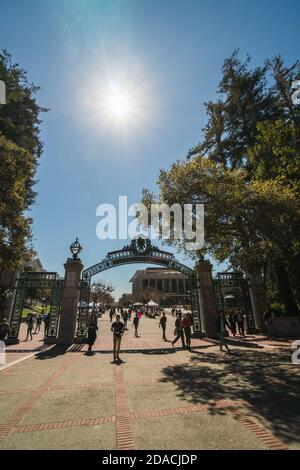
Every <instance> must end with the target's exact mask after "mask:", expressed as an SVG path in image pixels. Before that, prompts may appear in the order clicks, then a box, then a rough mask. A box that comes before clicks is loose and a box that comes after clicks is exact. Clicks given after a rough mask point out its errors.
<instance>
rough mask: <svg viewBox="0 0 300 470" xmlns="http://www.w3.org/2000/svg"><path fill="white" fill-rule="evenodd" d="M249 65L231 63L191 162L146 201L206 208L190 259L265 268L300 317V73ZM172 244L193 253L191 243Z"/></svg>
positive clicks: (165, 174)
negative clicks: (297, 85) (299, 100)
mask: <svg viewBox="0 0 300 470" xmlns="http://www.w3.org/2000/svg"><path fill="white" fill-rule="evenodd" d="M250 64H251V63H250V58H249V57H247V58H246V60H245V61H244V62H242V61H241V59H240V58H239V53H238V51H235V52H234V53H233V54H232V56H231V57H229V58H228V59H226V60H225V62H224V65H223V69H222V78H221V81H220V84H219V87H218V91H217V100H216V101H215V102H209V103H206V104H205V106H206V110H207V117H208V119H207V124H206V126H205V127H204V129H203V130H202V133H203V135H202V139H201V141H200V142H199V144H198V145H196V146H195V147H194V148H192V149H191V150H190V151H189V152H188V156H187V159H185V160H183V161H177V162H175V163H174V164H173V165H172V166H171V168H170V169H169V170H161V171H160V175H159V180H158V188H159V194H158V196H156V195H154V194H152V193H151V192H149V191H148V190H144V191H143V198H142V199H143V202H144V203H145V204H146V205H149V204H151V203H153V202H155V203H157V202H160V203H167V204H169V205H172V204H174V203H179V204H181V205H183V204H190V203H193V204H196V203H198V204H204V206H205V245H204V247H203V249H202V250H200V251H198V252H196V253H190V252H189V251H186V252H187V254H188V255H192V256H193V257H203V256H204V255H206V254H211V255H213V256H214V258H215V259H216V260H218V261H220V262H222V261H227V262H228V263H229V265H231V266H233V267H234V268H236V269H242V270H245V271H246V270H247V268H249V266H251V267H252V268H255V269H257V270H260V271H261V272H262V274H263V276H264V279H265V282H266V285H267V286H269V300H270V301H271V302H272V301H279V302H283V304H284V306H285V310H286V311H287V312H288V313H289V314H298V313H299V305H300V289H299V278H300V239H299V229H300V197H299V196H300V107H299V106H298V107H297V106H294V105H293V103H292V100H291V95H292V91H291V90H292V82H293V80H296V79H299V78H300V67H299V64H298V63H295V64H293V65H292V66H291V67H289V68H287V67H286V66H285V65H284V63H283V60H282V58H281V57H279V56H278V57H275V58H274V59H272V60H268V61H266V62H265V64H264V65H263V66H261V67H256V68H254V69H251V66H250ZM169 243H170V244H174V245H176V246H177V247H179V248H180V249H182V250H185V249H186V240H185V239H183V240H182V241H179V242H178V241H174V240H172V239H171V240H169ZM274 279H275V282H274ZM271 280H272V283H271V282H269V281H271ZM271 284H272V288H271Z"/></svg>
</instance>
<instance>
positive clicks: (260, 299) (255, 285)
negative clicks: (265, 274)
mask: <svg viewBox="0 0 300 470" xmlns="http://www.w3.org/2000/svg"><path fill="white" fill-rule="evenodd" d="M247 278H248V285H249V293H250V299H251V304H252V310H253V316H254V321H255V327H256V328H257V329H258V330H259V331H261V332H262V331H266V326H265V323H264V313H265V311H266V308H267V299H266V291H265V286H264V282H263V279H262V276H261V274H260V273H259V272H257V271H256V272H255V271H253V270H250V269H249V270H248V271H247Z"/></svg>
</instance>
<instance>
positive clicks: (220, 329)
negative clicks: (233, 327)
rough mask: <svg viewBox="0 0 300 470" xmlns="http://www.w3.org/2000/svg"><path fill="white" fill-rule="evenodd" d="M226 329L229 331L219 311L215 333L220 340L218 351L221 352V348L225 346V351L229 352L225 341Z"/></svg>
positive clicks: (228, 326)
mask: <svg viewBox="0 0 300 470" xmlns="http://www.w3.org/2000/svg"><path fill="white" fill-rule="evenodd" d="M226 327H227V328H229V329H230V325H229V324H228V322H227V320H226V318H225V316H224V314H223V312H221V311H220V312H218V317H217V321H216V328H217V333H218V337H219V340H220V351H223V346H225V348H226V351H227V352H230V349H229V347H228V345H227V341H226Z"/></svg>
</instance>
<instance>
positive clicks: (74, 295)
mask: <svg viewBox="0 0 300 470" xmlns="http://www.w3.org/2000/svg"><path fill="white" fill-rule="evenodd" d="M64 267H65V283H64V289H63V292H62V301H61V313H60V324H59V333H58V340H57V344H59V345H64V346H70V345H71V344H73V343H74V338H75V332H76V320H77V311H78V302H79V292H80V275H81V271H82V269H83V264H82V263H81V260H80V259H76V260H73V259H70V258H69V259H68V260H67V262H66V263H65V265H64Z"/></svg>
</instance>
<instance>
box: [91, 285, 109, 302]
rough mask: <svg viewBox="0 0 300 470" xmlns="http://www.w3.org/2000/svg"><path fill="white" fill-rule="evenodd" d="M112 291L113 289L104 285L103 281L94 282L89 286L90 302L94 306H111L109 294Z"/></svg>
mask: <svg viewBox="0 0 300 470" xmlns="http://www.w3.org/2000/svg"><path fill="white" fill-rule="evenodd" d="M113 291H114V287H113V286H112V285H111V284H106V283H105V282H103V281H99V282H97V283H96V282H95V283H94V284H92V286H91V293H90V297H91V301H92V302H93V304H94V305H96V304H111V303H112V302H113V298H112V296H111V293H112V292H113Z"/></svg>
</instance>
